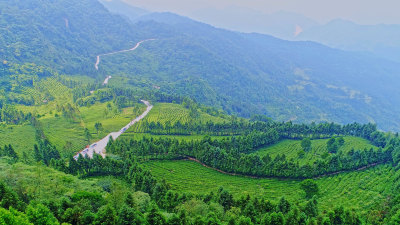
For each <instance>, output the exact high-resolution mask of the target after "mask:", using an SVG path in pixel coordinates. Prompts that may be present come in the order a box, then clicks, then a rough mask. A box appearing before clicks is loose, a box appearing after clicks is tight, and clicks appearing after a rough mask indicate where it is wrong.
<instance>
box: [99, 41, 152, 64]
mask: <svg viewBox="0 0 400 225" xmlns="http://www.w3.org/2000/svg"><path fill="white" fill-rule="evenodd" d="M154 40H156V39H147V40H143V41H139V42H138V43H137V44H136V45H135V47H133V48H130V49H126V50H121V51H116V52H110V53H105V54H100V55H98V56H97V60H96V63H95V64H94V68H96V70H99V64H100V57H102V56H106V55H115V54H118V53H123V52H130V51H135V50H136V49H137V48H139V46H140V45H141V44H142V43H143V42H146V41H154Z"/></svg>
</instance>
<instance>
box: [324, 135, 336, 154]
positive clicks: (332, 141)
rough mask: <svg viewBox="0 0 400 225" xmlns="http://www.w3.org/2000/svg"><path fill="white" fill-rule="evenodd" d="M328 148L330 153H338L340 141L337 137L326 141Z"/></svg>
mask: <svg viewBox="0 0 400 225" xmlns="http://www.w3.org/2000/svg"><path fill="white" fill-rule="evenodd" d="M326 148H327V149H328V152H329V153H336V152H337V151H338V149H339V146H338V143H337V141H336V139H335V138H334V137H333V138H331V139H329V140H328V142H326Z"/></svg>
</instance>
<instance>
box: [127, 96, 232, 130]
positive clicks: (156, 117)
mask: <svg viewBox="0 0 400 225" xmlns="http://www.w3.org/2000/svg"><path fill="white" fill-rule="evenodd" d="M145 121H147V122H149V123H151V122H155V123H157V122H160V123H161V124H165V123H166V122H170V124H171V125H173V124H175V123H176V122H178V121H179V122H180V123H182V124H185V123H189V122H202V123H206V122H207V121H213V122H215V123H218V122H221V123H222V122H224V121H227V120H225V119H223V118H220V117H215V116H211V115H209V114H207V113H203V112H200V116H199V117H198V118H195V119H193V118H191V117H190V111H189V109H186V108H185V107H183V106H182V105H178V104H171V103H156V104H154V108H153V109H152V110H151V112H150V113H149V115H148V116H147V117H146V118H145V119H144V120H143V122H145ZM143 122H140V123H138V124H137V125H135V126H133V127H132V128H131V129H130V130H129V131H130V132H137V133H140V132H143V131H144V129H143Z"/></svg>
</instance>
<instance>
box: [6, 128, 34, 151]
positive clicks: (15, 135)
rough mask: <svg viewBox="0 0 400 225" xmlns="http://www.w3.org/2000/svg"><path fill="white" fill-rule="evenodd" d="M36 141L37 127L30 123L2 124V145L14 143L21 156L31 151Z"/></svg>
mask: <svg viewBox="0 0 400 225" xmlns="http://www.w3.org/2000/svg"><path fill="white" fill-rule="evenodd" d="M35 143H36V141H35V129H34V128H33V127H32V126H30V125H17V126H12V125H9V126H6V125H2V124H0V146H2V147H3V146H4V145H8V144H12V146H13V147H14V149H15V151H16V152H17V154H18V155H19V156H22V153H23V152H24V151H31V150H32V149H33V145H34V144H35Z"/></svg>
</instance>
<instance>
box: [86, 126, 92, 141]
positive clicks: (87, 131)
mask: <svg viewBox="0 0 400 225" xmlns="http://www.w3.org/2000/svg"><path fill="white" fill-rule="evenodd" d="M84 134H85V138H86V141H87V142H88V144H90V139H92V134H91V133H90V131H89V129H87V128H85V131H84Z"/></svg>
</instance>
